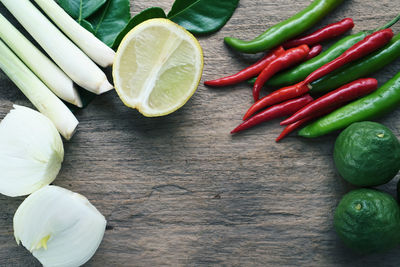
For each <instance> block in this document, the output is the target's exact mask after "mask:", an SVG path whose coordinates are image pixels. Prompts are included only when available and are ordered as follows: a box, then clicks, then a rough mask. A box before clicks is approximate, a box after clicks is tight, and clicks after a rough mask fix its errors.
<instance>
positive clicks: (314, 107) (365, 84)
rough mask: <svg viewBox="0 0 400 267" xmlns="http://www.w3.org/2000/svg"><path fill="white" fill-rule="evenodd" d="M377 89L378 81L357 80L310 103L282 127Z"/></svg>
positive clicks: (368, 79)
mask: <svg viewBox="0 0 400 267" xmlns="http://www.w3.org/2000/svg"><path fill="white" fill-rule="evenodd" d="M377 88H378V81H377V80H376V79H373V78H366V79H358V80H355V81H353V82H351V83H348V84H345V85H343V86H342V87H340V88H338V89H336V90H334V91H332V92H330V93H328V94H326V95H324V96H322V97H320V98H318V99H316V100H314V101H313V102H311V103H309V104H308V105H307V106H305V107H303V108H302V109H300V110H299V111H297V112H296V113H295V114H294V115H293V116H291V117H290V118H288V119H286V120H284V121H282V122H281V125H288V124H291V123H294V122H296V121H298V120H301V119H304V118H306V117H309V116H312V114H314V113H315V112H319V111H321V110H324V109H326V108H329V107H331V106H333V105H338V104H341V103H346V102H348V101H351V100H353V99H356V98H359V97H361V96H364V95H367V94H369V93H371V92H372V91H374V90H376V89H377Z"/></svg>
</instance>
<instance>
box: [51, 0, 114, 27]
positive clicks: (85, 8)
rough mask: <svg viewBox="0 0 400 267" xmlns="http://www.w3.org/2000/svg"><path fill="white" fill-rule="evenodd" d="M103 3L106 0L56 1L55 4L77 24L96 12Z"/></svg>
mask: <svg viewBox="0 0 400 267" xmlns="http://www.w3.org/2000/svg"><path fill="white" fill-rule="evenodd" d="M105 2H106V0H57V3H58V4H59V5H60V6H61V7H62V8H63V9H64V10H65V11H66V12H67V13H68V14H69V15H70V16H71V17H73V18H74V19H76V20H77V21H78V23H79V24H81V22H82V20H83V19H86V18H87V17H89V16H90V15H92V14H93V13H94V12H96V11H97V10H98V9H99V8H100V7H101V6H103V5H104V4H105Z"/></svg>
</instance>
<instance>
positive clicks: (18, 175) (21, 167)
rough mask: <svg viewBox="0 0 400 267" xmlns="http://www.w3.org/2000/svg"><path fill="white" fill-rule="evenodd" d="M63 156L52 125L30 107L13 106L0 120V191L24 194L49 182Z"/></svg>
mask: <svg viewBox="0 0 400 267" xmlns="http://www.w3.org/2000/svg"><path fill="white" fill-rule="evenodd" d="M63 159H64V147H63V143H62V140H61V137H60V134H59V133H58V132H57V129H56V127H55V126H54V124H53V123H52V122H51V121H50V120H49V119H48V118H47V117H46V116H44V115H43V114H41V113H39V112H37V111H35V110H33V109H30V108H26V107H22V106H17V105H14V109H13V110H11V112H10V113H9V114H8V115H7V116H6V117H5V118H4V119H3V120H2V122H1V123H0V170H1V174H0V193H1V194H4V195H7V196H11V197H16V196H23V195H28V194H30V193H32V192H34V191H36V190H38V189H40V188H41V187H43V186H46V185H48V184H50V183H51V182H53V181H54V179H55V178H56V176H57V174H58V172H59V171H60V168H61V163H62V161H63Z"/></svg>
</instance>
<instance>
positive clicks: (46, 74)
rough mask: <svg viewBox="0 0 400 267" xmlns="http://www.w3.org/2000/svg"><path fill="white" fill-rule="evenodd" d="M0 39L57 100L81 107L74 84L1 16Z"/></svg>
mask: <svg viewBox="0 0 400 267" xmlns="http://www.w3.org/2000/svg"><path fill="white" fill-rule="evenodd" d="M0 39H2V40H3V41H4V42H5V43H6V44H7V45H8V47H10V48H11V50H13V52H14V53H15V54H16V55H17V56H18V57H19V58H20V59H21V60H22V61H23V62H24V63H25V64H26V65H27V66H28V67H29V68H30V69H31V70H32V71H33V72H34V73H35V74H36V75H37V76H38V77H39V78H40V79H41V80H42V81H43V82H44V83H45V84H46V85H47V86H48V87H49V88H50V90H51V91H53V93H55V94H56V95H57V96H58V97H59V98H61V99H63V100H65V101H67V102H68V103H71V104H73V105H76V106H78V107H82V101H81V98H80V96H79V94H78V92H77V90H76V88H75V86H74V82H73V81H72V80H71V79H70V78H69V77H68V76H67V75H66V74H65V73H64V72H63V71H62V70H61V69H60V68H59V67H58V66H57V65H56V64H54V62H53V61H51V60H50V59H49V58H48V57H47V56H45V55H44V54H43V53H42V52H40V50H39V49H37V48H36V47H35V46H34V45H33V44H32V43H31V42H30V41H29V40H28V39H26V38H25V36H23V35H22V34H21V33H20V32H19V31H18V30H17V29H16V28H15V27H14V26H13V25H12V24H11V23H10V22H9V21H8V20H7V19H6V18H5V17H4V16H3V15H1V14H0Z"/></svg>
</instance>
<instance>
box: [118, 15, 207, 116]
mask: <svg viewBox="0 0 400 267" xmlns="http://www.w3.org/2000/svg"><path fill="white" fill-rule="evenodd" d="M202 72H203V51H202V49H201V46H200V44H199V42H198V41H197V40H196V38H195V37H194V36H193V35H192V34H191V33H189V32H188V31H186V30H185V29H184V28H182V27H181V26H179V25H177V24H175V23H174V22H172V21H170V20H167V19H151V20H147V21H145V22H143V23H141V24H139V25H138V26H136V27H135V28H133V29H132V30H131V31H130V32H129V33H128V34H127V35H126V36H125V38H124V39H123V40H122V42H121V45H120V46H119V48H118V51H117V53H116V57H115V61H114V65H113V78H114V85H115V89H116V91H117V93H118V95H119V97H120V98H121V100H122V102H124V104H125V105H127V106H128V107H131V108H136V109H137V110H138V111H139V112H140V113H142V114H143V115H144V116H147V117H156V116H163V115H167V114H170V113H172V112H174V111H176V110H177V109H179V108H180V107H182V106H183V105H184V104H185V103H186V102H187V101H188V100H189V98H190V97H191V96H192V95H193V94H194V92H195V91H196V89H197V87H198V85H199V82H200V79H201V75H202Z"/></svg>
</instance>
